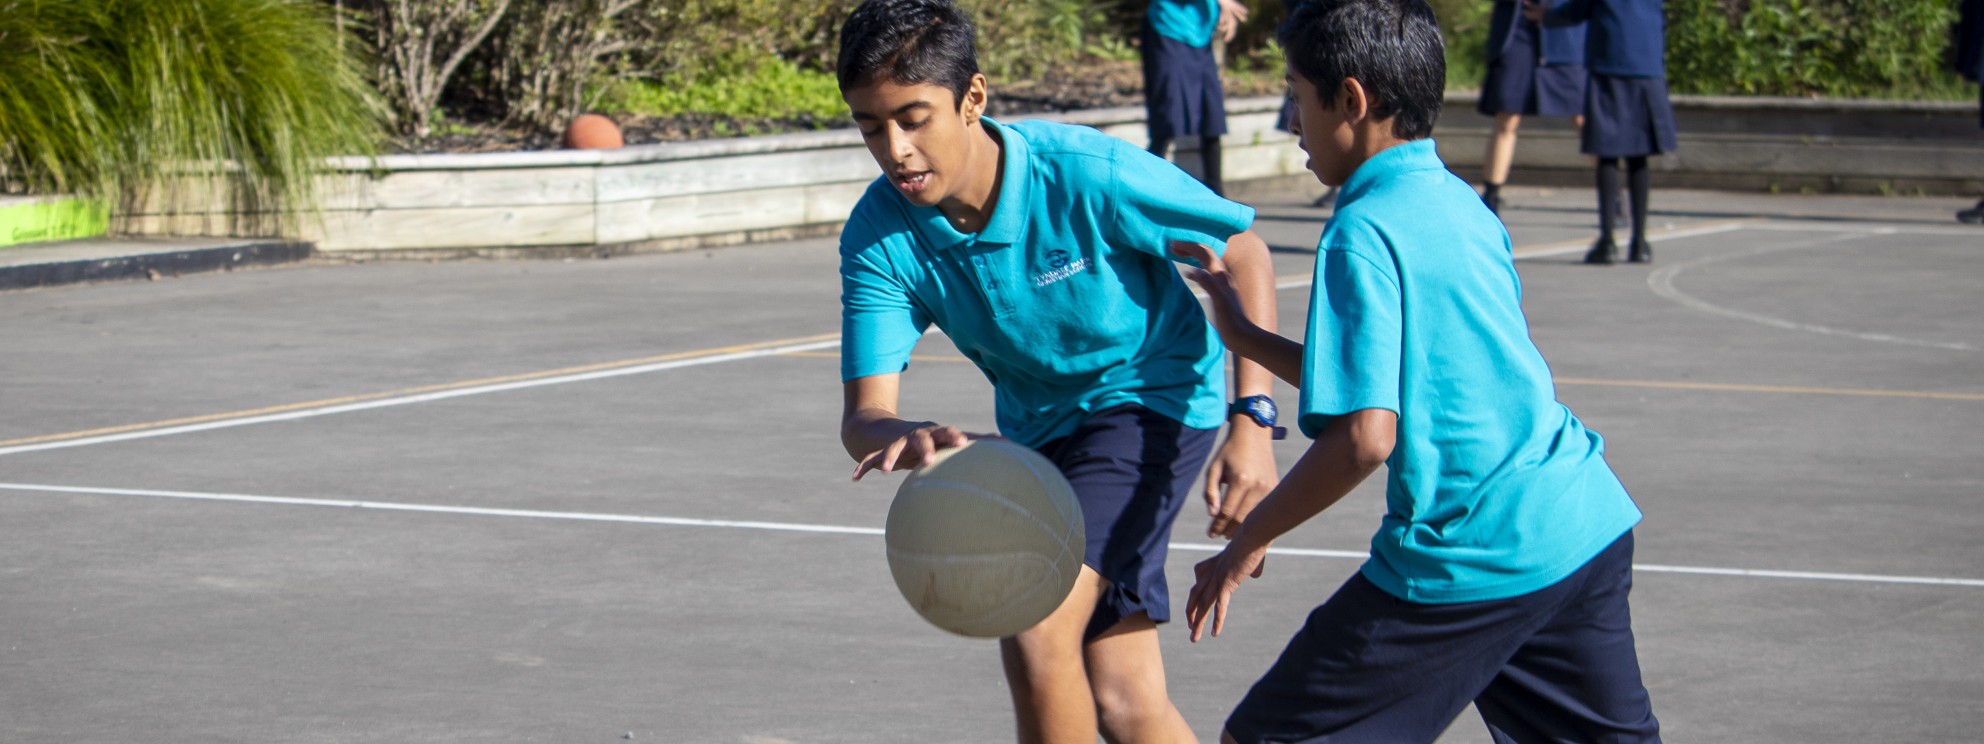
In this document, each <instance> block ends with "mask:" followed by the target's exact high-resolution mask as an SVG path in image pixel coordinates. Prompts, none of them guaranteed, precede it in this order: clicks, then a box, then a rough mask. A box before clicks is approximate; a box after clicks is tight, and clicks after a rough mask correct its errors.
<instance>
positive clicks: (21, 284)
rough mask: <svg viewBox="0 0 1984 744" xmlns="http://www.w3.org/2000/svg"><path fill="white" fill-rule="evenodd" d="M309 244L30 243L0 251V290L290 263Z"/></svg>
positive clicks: (175, 241) (212, 241)
mask: <svg viewBox="0 0 1984 744" xmlns="http://www.w3.org/2000/svg"><path fill="white" fill-rule="evenodd" d="M311 254H312V247H311V245H310V244H309V243H301V242H295V241H286V240H265V239H241V238H235V239H227V238H181V239H162V240H159V239H115V238H98V239H89V240H72V241H64V242H58V243H42V244H35V245H31V246H28V247H23V248H12V249H9V250H7V251H4V252H0V259H4V261H0V291H7V290H18V289H33V288H36V287H51V286H59V285H65V284H83V283H89V282H107V281H120V280H128V279H159V278H163V277H168V276H170V277H177V276H181V275H184V274H195V273H204V272H212V271H233V270H235V269H240V268H249V267H256V266H270V265H276V264H285V263H295V262H298V261H303V260H306V259H308V258H310V256H311Z"/></svg>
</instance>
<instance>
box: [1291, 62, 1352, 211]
mask: <svg viewBox="0 0 1984 744" xmlns="http://www.w3.org/2000/svg"><path fill="white" fill-rule="evenodd" d="M1341 87H1342V86H1339V89H1341ZM1339 92H1341V90H1339ZM1288 94H1289V95H1290V96H1292V97H1293V98H1294V99H1295V116H1294V117H1293V118H1292V119H1290V120H1289V122H1288V131H1289V133H1291V134H1294V135H1295V137H1296V139H1297V140H1298V141H1299V143H1300V144H1301V146H1302V151H1303V152H1306V153H1308V154H1309V162H1308V164H1307V166H1306V167H1308V169H1309V172H1310V173H1314V174H1316V179H1317V180H1319V181H1322V182H1323V185H1325V186H1342V185H1343V182H1344V181H1346V180H1348V179H1349V178H1350V172H1351V171H1352V170H1355V167H1354V166H1353V165H1352V164H1351V162H1350V150H1351V145H1352V142H1353V136H1352V135H1353V133H1352V132H1351V129H1350V125H1349V123H1348V122H1346V121H1345V120H1344V109H1345V108H1347V107H1346V106H1344V105H1343V101H1324V100H1323V99H1322V96H1321V94H1319V93H1317V92H1316V85H1315V83H1311V82H1309V79H1308V78H1305V77H1302V76H1301V75H1298V74H1296V73H1295V72H1294V71H1293V70H1290V71H1289V73H1288ZM1338 97H1339V98H1341V97H1342V96H1338Z"/></svg>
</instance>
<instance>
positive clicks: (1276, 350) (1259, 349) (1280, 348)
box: [1228, 328, 1302, 388]
mask: <svg viewBox="0 0 1984 744" xmlns="http://www.w3.org/2000/svg"><path fill="white" fill-rule="evenodd" d="M1228 345H1229V346H1230V347H1232V349H1233V353H1235V354H1238V355H1240V356H1241V357H1242V358H1244V359H1247V360H1249V361H1251V362H1252V363H1253V364H1256V365H1259V368H1260V369H1264V370H1266V371H1267V372H1268V373H1270V374H1273V375H1274V376H1276V377H1279V378H1281V379H1282V381H1284V382H1287V383H1288V384H1290V385H1294V386H1295V387H1298V388H1299V387H1301V386H1302V343H1301V342H1299V341H1295V340H1292V339H1289V338H1288V337H1286V336H1282V335H1281V334H1278V333H1275V332H1274V331H1273V330H1271V329H1267V328H1261V329H1259V330H1257V331H1256V332H1254V333H1248V334H1242V335H1240V336H1239V337H1238V338H1233V339H1229V340H1228Z"/></svg>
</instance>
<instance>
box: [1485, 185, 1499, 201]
mask: <svg viewBox="0 0 1984 744" xmlns="http://www.w3.org/2000/svg"><path fill="white" fill-rule="evenodd" d="M1501 195H1502V185H1501V184H1499V183H1484V184H1481V200H1482V201H1489V200H1492V199H1495V198H1498V197H1500V196H1501Z"/></svg>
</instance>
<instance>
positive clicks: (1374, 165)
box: [1337, 137, 1447, 209]
mask: <svg viewBox="0 0 1984 744" xmlns="http://www.w3.org/2000/svg"><path fill="white" fill-rule="evenodd" d="M1446 167H1447V166H1446V164H1445V163H1442V162H1440V152H1439V149H1438V148H1436V147H1434V146H1433V138H1431V137H1427V138H1424V139H1416V140H1413V141H1411V142H1404V143H1400V144H1397V145H1392V146H1391V147H1388V148H1385V150H1384V151H1383V152H1380V153H1378V154H1377V155H1374V156H1372V157H1371V159H1370V160H1366V161H1364V164H1363V165H1360V166H1357V170H1356V171H1355V172H1353V173H1351V174H1350V178H1347V179H1344V181H1343V188H1341V189H1339V190H1338V196H1337V205H1338V208H1339V209H1341V208H1342V205H1344V204H1348V203H1350V202H1353V201H1356V200H1357V197H1359V196H1362V195H1363V194H1364V192H1366V191H1370V190H1371V189H1372V188H1373V187H1375V186H1377V185H1378V184H1380V183H1383V182H1385V181H1388V180H1391V178H1392V177H1393V176H1397V175H1399V174H1401V173H1408V172H1411V171H1416V170H1427V169H1431V168H1438V169H1445V168H1446Z"/></svg>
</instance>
